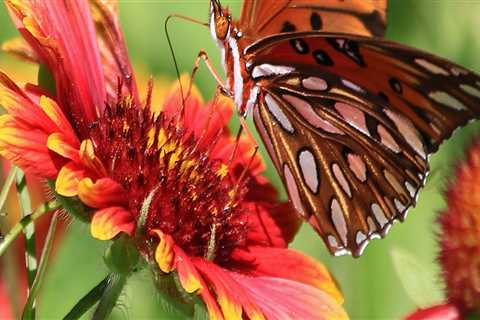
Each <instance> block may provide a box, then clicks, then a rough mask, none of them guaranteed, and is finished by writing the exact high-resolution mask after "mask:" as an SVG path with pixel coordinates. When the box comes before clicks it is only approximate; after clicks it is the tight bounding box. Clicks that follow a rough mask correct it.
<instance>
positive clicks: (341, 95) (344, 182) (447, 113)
mask: <svg viewBox="0 0 480 320" xmlns="http://www.w3.org/2000/svg"><path fill="white" fill-rule="evenodd" d="M299 41H300V43H301V45H300V46H303V48H300V47H299V45H298V43H299ZM299 48H300V49H302V50H300V51H301V52H299V50H298V49H299ZM305 48H307V49H306V50H305ZM320 51H321V52H322V54H323V60H322V59H320V60H319V58H318V52H320ZM246 53H247V56H248V57H251V59H250V61H249V62H250V71H251V73H252V76H254V78H255V81H257V85H258V86H259V87H260V88H261V89H260V94H259V97H258V98H259V103H258V105H257V107H256V108H254V121H255V124H256V126H257V129H258V131H259V132H260V135H261V137H262V139H263V141H264V142H265V145H266V147H267V150H268V152H269V153H270V155H271V157H272V159H273V161H274V164H275V166H276V168H277V170H278V172H279V173H280V175H281V176H282V178H283V181H284V184H285V186H286V188H287V191H288V193H289V197H290V199H291V201H292V203H293V205H294V206H295V207H296V209H297V211H298V212H299V213H300V214H302V215H303V216H304V218H305V219H307V220H308V221H309V222H310V224H311V225H312V226H313V227H314V228H315V229H316V230H317V232H319V234H320V235H321V236H322V238H323V239H324V241H325V242H326V244H327V246H328V247H329V249H330V251H331V252H332V253H334V254H342V253H349V252H351V253H352V254H353V255H356V256H357V255H360V254H361V252H362V250H363V249H364V247H365V246H366V244H367V243H368V241H369V239H371V238H373V237H376V236H379V235H380V236H384V235H385V234H386V233H387V231H388V229H389V228H390V226H391V224H392V223H393V221H395V220H396V219H397V218H399V219H403V218H404V217H405V214H406V210H407V209H408V207H410V206H412V205H414V204H415V198H416V195H417V193H418V189H419V188H420V187H421V186H422V185H423V183H424V180H425V177H426V174H427V171H428V164H427V157H428V154H430V153H431V152H433V151H434V150H436V149H437V148H438V145H439V144H440V143H441V142H442V141H443V140H444V139H445V138H446V137H448V136H449V135H450V134H451V133H452V131H453V130H454V129H455V128H456V127H458V126H459V125H462V124H464V123H466V122H467V121H468V120H469V119H471V118H474V117H478V115H479V112H480V104H479V103H480V78H479V77H478V76H477V75H475V74H473V73H471V72H467V71H465V70H464V69H462V68H460V67H459V66H457V65H455V64H452V63H449V62H447V61H445V60H443V59H440V58H437V57H434V56H431V55H428V54H425V53H422V52H420V51H417V50H414V49H410V48H407V47H404V46H400V45H397V44H392V43H389V42H386V41H379V40H376V41H371V40H369V39H367V38H361V37H353V36H351V37H350V36H348V37H346V36H344V35H342V36H340V35H325V36H322V35H319V34H318V33H310V34H302V35H298V36H277V37H272V38H271V39H266V40H263V41H261V42H260V43H257V44H255V45H254V46H252V47H251V48H249V49H247V50H246ZM252 53H254V54H252ZM273 53H274V54H273ZM325 57H328V59H329V60H328V61H331V63H328V64H325V63H324V61H326V59H327V58H325ZM266 66H269V67H268V68H266ZM272 67H273V68H272Z"/></svg>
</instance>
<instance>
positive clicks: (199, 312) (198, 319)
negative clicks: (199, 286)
mask: <svg viewBox="0 0 480 320" xmlns="http://www.w3.org/2000/svg"><path fill="white" fill-rule="evenodd" d="M208 319H209V318H208V311H207V308H206V307H205V304H204V303H203V301H201V300H200V299H198V298H197V299H196V301H195V305H194V307H193V320H208Z"/></svg>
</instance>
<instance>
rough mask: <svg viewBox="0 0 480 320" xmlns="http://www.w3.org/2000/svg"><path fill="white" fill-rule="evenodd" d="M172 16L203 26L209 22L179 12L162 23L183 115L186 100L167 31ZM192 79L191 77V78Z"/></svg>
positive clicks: (172, 15)
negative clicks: (175, 76)
mask: <svg viewBox="0 0 480 320" xmlns="http://www.w3.org/2000/svg"><path fill="white" fill-rule="evenodd" d="M172 18H179V19H182V20H185V21H189V22H193V23H196V24H199V25H202V26H205V27H208V26H209V24H208V23H206V22H202V21H200V20H197V19H193V18H190V17H187V16H183V15H180V14H170V15H168V16H167V18H166V19H165V24H164V29H165V36H166V38H167V43H168V48H169V50H170V55H171V56H172V60H173V65H174V66H175V73H176V74H177V79H178V85H179V89H180V94H181V96H182V111H181V115H183V111H184V110H185V101H186V97H185V95H184V93H183V86H182V80H181V78H180V70H179V68H178V62H177V58H176V56H175V51H174V49H173V44H172V40H171V38H170V34H169V33H168V22H169V21H170V19H172ZM191 81H193V79H192V80H191Z"/></svg>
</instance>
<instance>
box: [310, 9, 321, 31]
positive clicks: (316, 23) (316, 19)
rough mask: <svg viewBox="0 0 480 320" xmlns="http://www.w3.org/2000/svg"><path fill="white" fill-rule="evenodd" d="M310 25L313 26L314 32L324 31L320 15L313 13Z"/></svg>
mask: <svg viewBox="0 0 480 320" xmlns="http://www.w3.org/2000/svg"><path fill="white" fill-rule="evenodd" d="M310 25H311V26H312V30H320V29H322V26H323V23H322V18H321V17H320V15H319V14H318V13H316V12H312V15H311V16H310Z"/></svg>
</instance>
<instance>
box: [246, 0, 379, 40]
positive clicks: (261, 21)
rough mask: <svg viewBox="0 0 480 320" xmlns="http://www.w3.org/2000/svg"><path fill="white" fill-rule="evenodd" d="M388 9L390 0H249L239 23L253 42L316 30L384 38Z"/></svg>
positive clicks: (248, 38) (247, 37)
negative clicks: (275, 35)
mask: <svg viewBox="0 0 480 320" xmlns="http://www.w3.org/2000/svg"><path fill="white" fill-rule="evenodd" d="M386 10H387V1H386V0H363V1H352V0H348V1H343V0H313V1H312V0H310V1H307V0H245V1H244V2H243V8H242V14H241V17H240V20H239V25H240V26H241V29H242V33H243V35H244V37H245V38H246V39H247V41H250V42H253V41H255V40H258V39H260V38H263V37H266V36H270V35H274V34H278V33H281V32H300V31H312V30H314V31H315V30H316V31H322V32H339V33H350V34H357V35H363V36H376V37H382V36H383V34H384V32H385V28H386V18H387V17H386Z"/></svg>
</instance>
